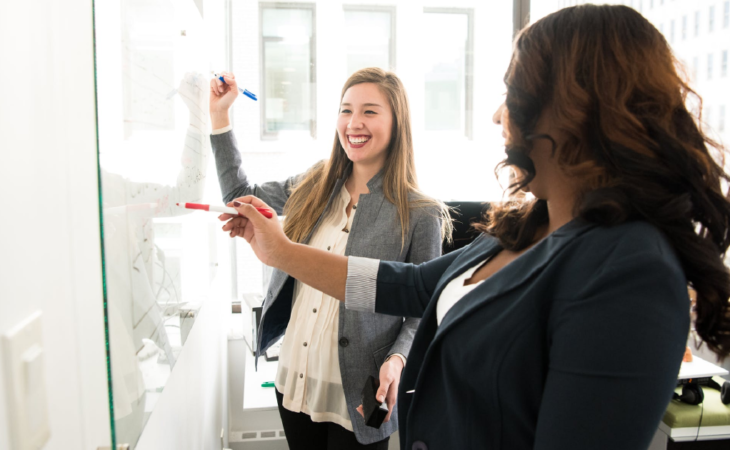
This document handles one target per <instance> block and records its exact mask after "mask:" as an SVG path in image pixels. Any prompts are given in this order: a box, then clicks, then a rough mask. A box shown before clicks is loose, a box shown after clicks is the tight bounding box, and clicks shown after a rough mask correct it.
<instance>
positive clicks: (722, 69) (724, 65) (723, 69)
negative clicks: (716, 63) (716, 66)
mask: <svg viewBox="0 0 730 450" xmlns="http://www.w3.org/2000/svg"><path fill="white" fill-rule="evenodd" d="M720 76H721V77H726V76H727V50H723V51H722V62H721V63H720Z"/></svg>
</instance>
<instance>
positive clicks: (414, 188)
mask: <svg viewBox="0 0 730 450" xmlns="http://www.w3.org/2000/svg"><path fill="white" fill-rule="evenodd" d="M360 83H373V84H375V85H377V86H378V88H379V89H380V91H381V92H382V93H383V94H384V95H385V97H386V98H387V99H388V102H389V104H390V110H391V112H392V113H393V129H392V131H391V136H390V144H389V145H388V149H387V150H386V151H387V156H386V159H385V164H384V166H383V170H384V173H383V193H384V194H385V198H386V199H387V200H388V201H389V202H391V203H393V204H394V205H395V206H396V208H397V210H398V216H399V218H400V226H401V247H402V246H403V245H404V243H405V237H406V234H407V232H408V226H409V218H410V214H409V212H410V209H411V208H414V207H424V206H429V205H430V206H434V207H435V208H436V209H437V210H438V211H439V216H440V217H441V219H442V234H443V235H444V236H450V234H451V221H450V220H449V215H448V211H447V210H446V207H445V206H444V204H443V203H442V202H439V201H437V200H434V199H431V198H429V197H427V196H425V195H423V194H422V193H420V191H419V189H418V180H417V178H416V167H415V162H414V157H413V138H412V135H411V112H410V107H409V106H408V97H407V96H406V90H405V88H404V87H403V84H402V83H401V81H400V79H399V78H398V77H397V76H396V75H395V74H394V73H392V72H387V71H385V70H382V69H379V68H374V67H371V68H366V69H361V70H358V71H357V72H355V73H353V74H352V75H351V76H350V78H349V79H348V80H347V82H346V83H345V85H344V86H343V87H342V93H341V95H340V101H342V98H343V97H344V96H345V92H347V90H348V89H349V88H351V87H352V86H355V85H357V84H360ZM338 110H339V106H338ZM350 164H351V162H350V159H349V158H348V157H347V154H346V153H345V149H344V148H343V147H342V144H341V143H340V139H339V137H338V135H337V132H335V140H334V143H333V144H332V154H331V155H330V158H329V160H326V161H323V162H320V163H319V164H317V165H315V166H314V167H312V169H310V170H309V172H307V174H306V175H305V176H304V178H303V179H302V181H301V182H299V183H298V184H297V185H296V186H295V187H294V189H293V191H292V193H291V196H290V197H289V200H288V201H287V203H286V205H285V206H284V215H286V221H285V223H284V232H285V233H286V235H287V236H288V237H289V239H291V240H292V241H294V242H302V241H303V240H304V239H306V238H307V236H309V233H310V232H311V231H312V229H313V228H314V225H315V224H316V223H317V220H318V219H319V217H320V216H321V215H322V214H323V213H324V210H325V208H326V206H327V201H328V200H329V198H330V195H331V194H332V190H333V189H334V187H335V184H336V183H337V180H338V179H340V178H343V177H344V176H345V175H346V174H347V170H348V168H349V166H350ZM412 194H417V195H412ZM409 195H411V198H409Z"/></svg>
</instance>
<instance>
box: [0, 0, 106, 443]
mask: <svg viewBox="0 0 730 450" xmlns="http://www.w3.org/2000/svg"><path fill="white" fill-rule="evenodd" d="M91 12H92V5H91V1H90V0H66V1H64V2H57V1H53V0H38V1H33V2H20V1H3V2H0V67H2V70H0V155H1V156H2V162H0V196H1V197H2V198H3V203H4V205H3V207H2V213H0V214H2V218H1V219H0V334H2V333H5V332H7V331H8V330H9V329H10V328H11V327H13V326H15V325H16V324H17V323H19V322H20V321H22V320H23V319H25V318H26V317H27V316H28V315H29V314H31V313H32V312H33V311H35V310H42V311H43V346H44V362H45V369H46V389H47V392H48V406H49V416H50V427H51V438H50V440H49V442H48V443H47V445H46V446H45V447H44V448H45V449H59V450H60V449H63V450H66V449H82V448H83V449H86V448H89V449H95V448H96V447H97V446H101V445H107V446H108V445H110V443H111V438H110V428H109V413H108V402H107V387H106V366H105V347H104V323H103V309H102V308H103V302H102V285H101V262H100V261H101V251H100V244H99V243H100V239H99V220H98V208H97V202H98V198H97V193H98V189H97V165H96V131H95V109H94V67H93V40H92V37H93V33H92V14H91ZM1 359H2V358H0V369H2V367H1V365H2V362H1ZM4 383H5V380H4V375H3V370H0V386H1V388H0V449H7V448H9V446H10V443H9V433H10V430H9V425H8V415H9V414H11V413H12V411H8V410H7V406H6V399H7V396H8V392H7V391H6V387H5V384H4Z"/></svg>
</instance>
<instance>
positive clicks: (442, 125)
mask: <svg viewBox="0 0 730 450" xmlns="http://www.w3.org/2000/svg"><path fill="white" fill-rule="evenodd" d="M424 30H439V32H438V33H433V32H430V31H429V32H427V33H426V34H425V36H424V43H423V45H424V47H425V48H428V49H429V51H428V52H427V53H425V55H424V57H425V59H426V61H425V70H426V73H425V81H426V111H425V112H426V130H456V131H462V132H465V131H466V129H465V128H466V120H465V119H466V111H465V105H466V83H465V81H466V70H467V68H466V56H467V53H466V52H467V40H468V33H469V17H468V15H466V14H446V13H426V14H425V15H424Z"/></svg>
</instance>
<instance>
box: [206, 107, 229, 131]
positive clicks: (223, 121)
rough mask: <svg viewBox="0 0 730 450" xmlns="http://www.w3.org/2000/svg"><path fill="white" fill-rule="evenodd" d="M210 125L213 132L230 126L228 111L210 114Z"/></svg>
mask: <svg viewBox="0 0 730 450" xmlns="http://www.w3.org/2000/svg"><path fill="white" fill-rule="evenodd" d="M210 124H211V127H213V129H214V130H218V129H220V128H225V127H227V126H228V125H230V124H231V118H230V116H229V114H228V111H218V112H211V113H210Z"/></svg>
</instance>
